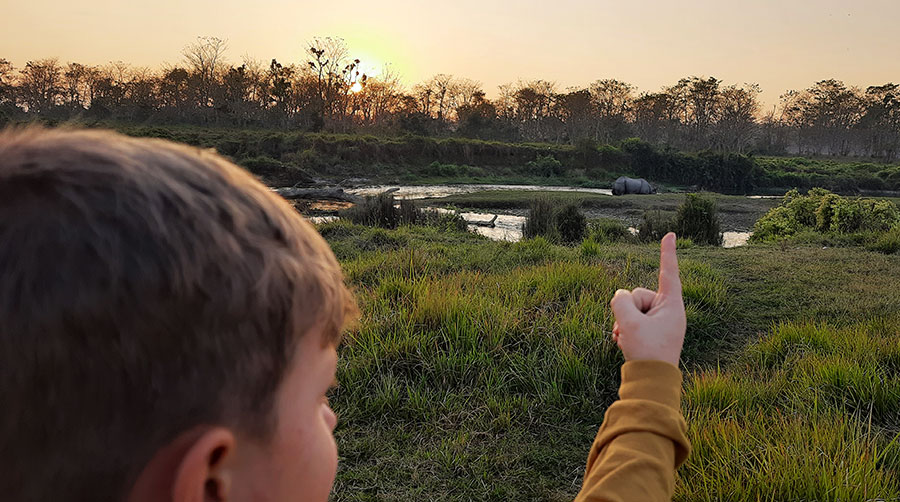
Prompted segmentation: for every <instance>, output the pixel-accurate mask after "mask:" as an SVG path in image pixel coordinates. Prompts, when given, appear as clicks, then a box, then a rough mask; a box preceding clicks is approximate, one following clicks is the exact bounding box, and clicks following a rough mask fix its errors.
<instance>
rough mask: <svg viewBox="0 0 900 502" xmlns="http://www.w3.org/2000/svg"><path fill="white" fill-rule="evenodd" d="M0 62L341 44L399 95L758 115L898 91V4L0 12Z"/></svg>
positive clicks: (375, 4)
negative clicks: (819, 85)
mask: <svg viewBox="0 0 900 502" xmlns="http://www.w3.org/2000/svg"><path fill="white" fill-rule="evenodd" d="M0 1H2V3H3V12H4V15H3V20H2V21H0V23H2V27H0V58H6V59H8V60H10V61H12V62H13V64H14V65H15V66H16V67H21V66H24V64H25V63H26V62H27V61H29V60H36V59H42V58H46V57H56V58H59V60H60V61H61V62H70V61H75V62H80V63H84V64H105V63H108V62H110V61H124V62H127V63H131V64H134V65H137V66H149V67H151V68H157V67H159V66H161V65H163V64H176V63H180V62H181V60H182V56H181V51H182V49H183V48H184V46H186V45H187V44H189V43H191V42H193V41H195V40H196V37H198V36H216V37H219V38H223V39H226V40H227V42H228V52H227V56H228V59H229V60H230V61H232V62H235V63H239V62H240V61H241V59H242V57H243V56H245V55H248V56H251V57H253V58H256V59H259V60H261V61H264V62H268V61H269V60H271V59H272V58H276V59H278V60H279V62H282V63H292V62H294V63H297V62H301V61H303V60H304V58H305V53H304V51H305V48H306V42H307V41H309V40H311V39H312V38H313V37H317V36H319V37H326V36H330V37H340V38H343V39H344V40H345V41H346V43H347V45H348V46H349V48H350V52H351V54H352V55H353V57H357V58H359V59H361V60H362V61H363V63H364V64H366V65H367V67H368V68H372V69H378V68H381V67H383V66H384V65H385V64H389V65H390V68H392V69H393V70H394V71H395V72H397V73H399V74H400V76H401V77H402V79H403V82H404V83H405V84H406V85H407V86H412V85H413V84H415V83H417V82H420V81H423V80H425V79H427V78H428V77H430V76H432V75H434V74H436V73H449V74H452V75H456V76H460V77H467V78H471V79H473V80H477V81H480V82H481V83H482V84H483V85H484V89H485V91H486V92H487V94H488V96H489V97H492V96H495V95H496V93H497V86H498V85H500V84H504V83H508V82H514V81H516V80H518V79H524V80H530V79H543V80H550V81H555V82H556V83H557V84H558V85H559V88H560V89H561V90H562V89H565V88H567V87H570V86H587V85H588V84H590V83H591V82H593V81H595V80H598V79H604V78H614V79H618V80H622V81H625V82H628V83H630V84H632V85H634V86H636V87H637V88H638V90H639V91H657V90H659V89H660V88H661V87H663V86H666V85H671V84H674V83H675V82H677V81H678V79H680V78H682V77H688V76H700V77H710V76H712V77H716V78H719V79H721V80H723V83H724V84H726V85H729V84H743V83H746V82H754V83H758V84H759V85H760V86H761V87H762V90H763V94H762V96H761V99H762V101H763V103H764V105H765V107H767V108H771V107H772V106H774V105H775V104H776V103H777V102H778V98H779V96H780V95H781V94H783V93H784V92H785V91H786V90H789V89H803V88H807V87H809V86H811V85H812V84H814V83H815V82H817V81H819V80H823V79H827V78H836V79H839V80H843V81H844V82H846V83H847V84H849V85H857V86H860V87H863V88H864V87H866V86H868V85H880V84H884V83H887V82H900V57H898V55H897V54H898V49H900V30H898V29H897V28H896V20H897V19H900V1H898V0H853V1H851V0H749V1H748V0H741V1H736V0H680V1H676V0H630V1H622V0H616V1H608V0H592V1H589V0H583V1H577V0H554V1H536V0H493V1H492V0H453V1H442V2H435V1H431V0H380V1H378V0H369V1H363V0H341V1H321V0H319V1H312V0H302V1H288V0H257V1H255V2H249V1H247V0H192V1H176V0H153V1H147V2H143V1H141V2H130V1H122V0H115V1H114V0H79V1H78V2H72V1H69V0H67V1H61V0H28V1H15V0H0Z"/></svg>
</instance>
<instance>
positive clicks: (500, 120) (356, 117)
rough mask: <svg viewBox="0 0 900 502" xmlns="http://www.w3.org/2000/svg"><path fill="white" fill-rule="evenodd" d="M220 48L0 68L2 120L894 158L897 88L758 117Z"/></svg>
mask: <svg viewBox="0 0 900 502" xmlns="http://www.w3.org/2000/svg"><path fill="white" fill-rule="evenodd" d="M226 48H227V47H226V43H225V41H223V40H221V39H218V38H213V37H204V38H199V39H198V40H197V41H196V42H194V43H192V44H190V45H188V46H186V47H185V48H184V50H183V53H182V56H183V59H182V61H181V62H180V63H179V64H175V65H171V66H168V67H163V68H159V69H156V70H153V69H149V68H139V67H133V66H131V65H128V64H126V63H122V62H116V63H110V64H108V65H103V66H90V65H83V64H79V63H66V64H62V63H60V62H59V61H58V60H56V59H43V60H36V61H29V62H27V63H26V64H25V66H23V67H21V68H15V67H13V65H12V64H11V63H10V62H9V61H7V60H5V59H0V121H7V122H8V121H18V120H28V119H30V118H34V117H38V118H42V119H45V120H71V119H81V120H87V121H90V120H102V121H117V122H126V123H141V124H191V125H214V126H233V127H259V128H281V129H288V130H301V131H310V132H319V131H323V132H343V133H364V134H376V135H397V134H404V133H411V134H415V135H421V136H438V137H442V136H461V137H467V138H476V139H483V140H497V141H504V142H549V143H557V144H577V143H578V142H579V141H582V142H593V143H595V144H596V143H599V144H615V143H617V142H619V141H622V140H624V139H626V138H630V137H640V138H642V139H644V140H645V141H648V142H650V143H651V144H654V145H665V146H668V147H671V148H674V149H678V150H686V151H701V150H713V151H718V152H735V153H747V152H755V153H757V154H770V155H784V154H799V155H816V156H823V155H833V156H842V157H846V156H860V157H869V158H876V159H883V160H887V161H891V160H895V159H897V158H898V156H900V98H898V94H900V87H898V85H897V84H893V83H888V84H884V85H879V86H870V87H867V88H865V89H860V88H857V87H852V86H847V85H845V84H844V83H842V82H841V81H838V80H823V81H820V82H817V83H815V84H814V85H812V86H811V87H809V88H808V89H803V90H791V91H788V92H786V93H785V94H784V95H783V96H782V98H781V102H780V105H779V106H778V107H777V108H776V109H774V110H772V111H771V112H768V113H766V114H761V113H760V103H759V100H758V95H759V93H760V89H759V86H758V85H756V84H745V85H724V83H723V82H722V81H721V80H719V79H716V78H714V77H709V78H699V77H688V78H683V79H681V80H679V81H678V82H676V83H675V84H674V85H671V86H668V87H664V88H662V89H660V90H659V91H657V92H638V90H637V89H636V88H635V87H634V86H632V85H631V84H628V83H625V82H621V81H618V80H612V79H607V80H598V81H595V82H593V83H592V84H590V85H588V86H585V87H574V88H567V89H560V88H559V86H558V85H556V84H555V83H553V82H551V81H545V80H534V81H518V82H514V83H509V84H506V85H501V86H500V87H499V90H498V91H499V92H498V95H497V97H496V99H488V98H487V96H486V93H485V91H484V89H483V88H482V85H481V83H479V82H476V81H474V80H470V79H467V78H460V77H454V76H451V75H445V74H439V75H435V76H434V77H432V78H430V79H428V80H426V81H425V82H421V83H419V84H417V85H415V86H413V87H412V88H404V86H403V85H402V84H401V82H400V79H399V77H398V76H397V75H396V74H393V73H391V72H389V71H384V72H382V73H381V74H380V75H377V76H369V75H366V74H365V72H364V71H363V70H362V63H361V62H360V61H359V60H358V59H354V58H352V56H351V52H350V50H349V48H348V47H347V46H346V44H345V43H344V42H343V41H342V40H340V39H333V38H321V39H314V40H313V41H312V42H310V44H309V47H308V49H307V51H306V59H305V60H304V61H299V62H295V63H290V64H286V63H281V62H278V61H276V60H274V59H273V60H271V61H270V62H269V63H267V64H266V63H262V62H260V61H256V60H253V59H250V58H245V59H244V61H242V63H241V64H239V65H238V64H235V63H231V62H229V61H228V60H227V59H226V54H225V53H226Z"/></svg>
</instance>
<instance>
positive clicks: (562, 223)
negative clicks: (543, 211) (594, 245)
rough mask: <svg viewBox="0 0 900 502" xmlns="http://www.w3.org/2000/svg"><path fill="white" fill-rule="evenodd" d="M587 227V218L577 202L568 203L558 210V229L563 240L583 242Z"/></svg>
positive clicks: (566, 241)
mask: <svg viewBox="0 0 900 502" xmlns="http://www.w3.org/2000/svg"><path fill="white" fill-rule="evenodd" d="M586 228H587V219H586V218H585V217H584V213H582V212H581V209H580V208H579V207H578V205H577V204H573V203H569V204H566V205H565V206H563V207H561V208H560V209H559V210H558V211H557V212H556V229H557V231H558V233H559V237H560V239H562V241H563V242H565V243H567V244H571V243H575V242H581V240H582V239H583V238H584V231H585V229H586Z"/></svg>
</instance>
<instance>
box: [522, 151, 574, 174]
mask: <svg viewBox="0 0 900 502" xmlns="http://www.w3.org/2000/svg"><path fill="white" fill-rule="evenodd" d="M525 165H526V166H527V167H528V169H529V170H530V171H531V172H532V173H533V174H536V175H538V176H544V177H546V178H549V177H551V176H561V175H562V174H564V173H565V168H564V167H563V165H562V162H560V161H558V160H556V158H555V157H553V155H551V154H547V155H540V154H538V156H537V160H532V161H531V162H529V163H527V164H525Z"/></svg>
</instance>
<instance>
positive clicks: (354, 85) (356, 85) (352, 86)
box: [350, 82, 363, 93]
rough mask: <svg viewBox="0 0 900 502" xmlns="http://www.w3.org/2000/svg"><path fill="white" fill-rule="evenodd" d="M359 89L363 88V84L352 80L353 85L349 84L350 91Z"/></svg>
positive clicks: (354, 91)
mask: <svg viewBox="0 0 900 502" xmlns="http://www.w3.org/2000/svg"><path fill="white" fill-rule="evenodd" d="M361 90H363V86H362V84H360V83H359V82H353V85H351V86H350V92H353V93H356V92H359V91H361Z"/></svg>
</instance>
